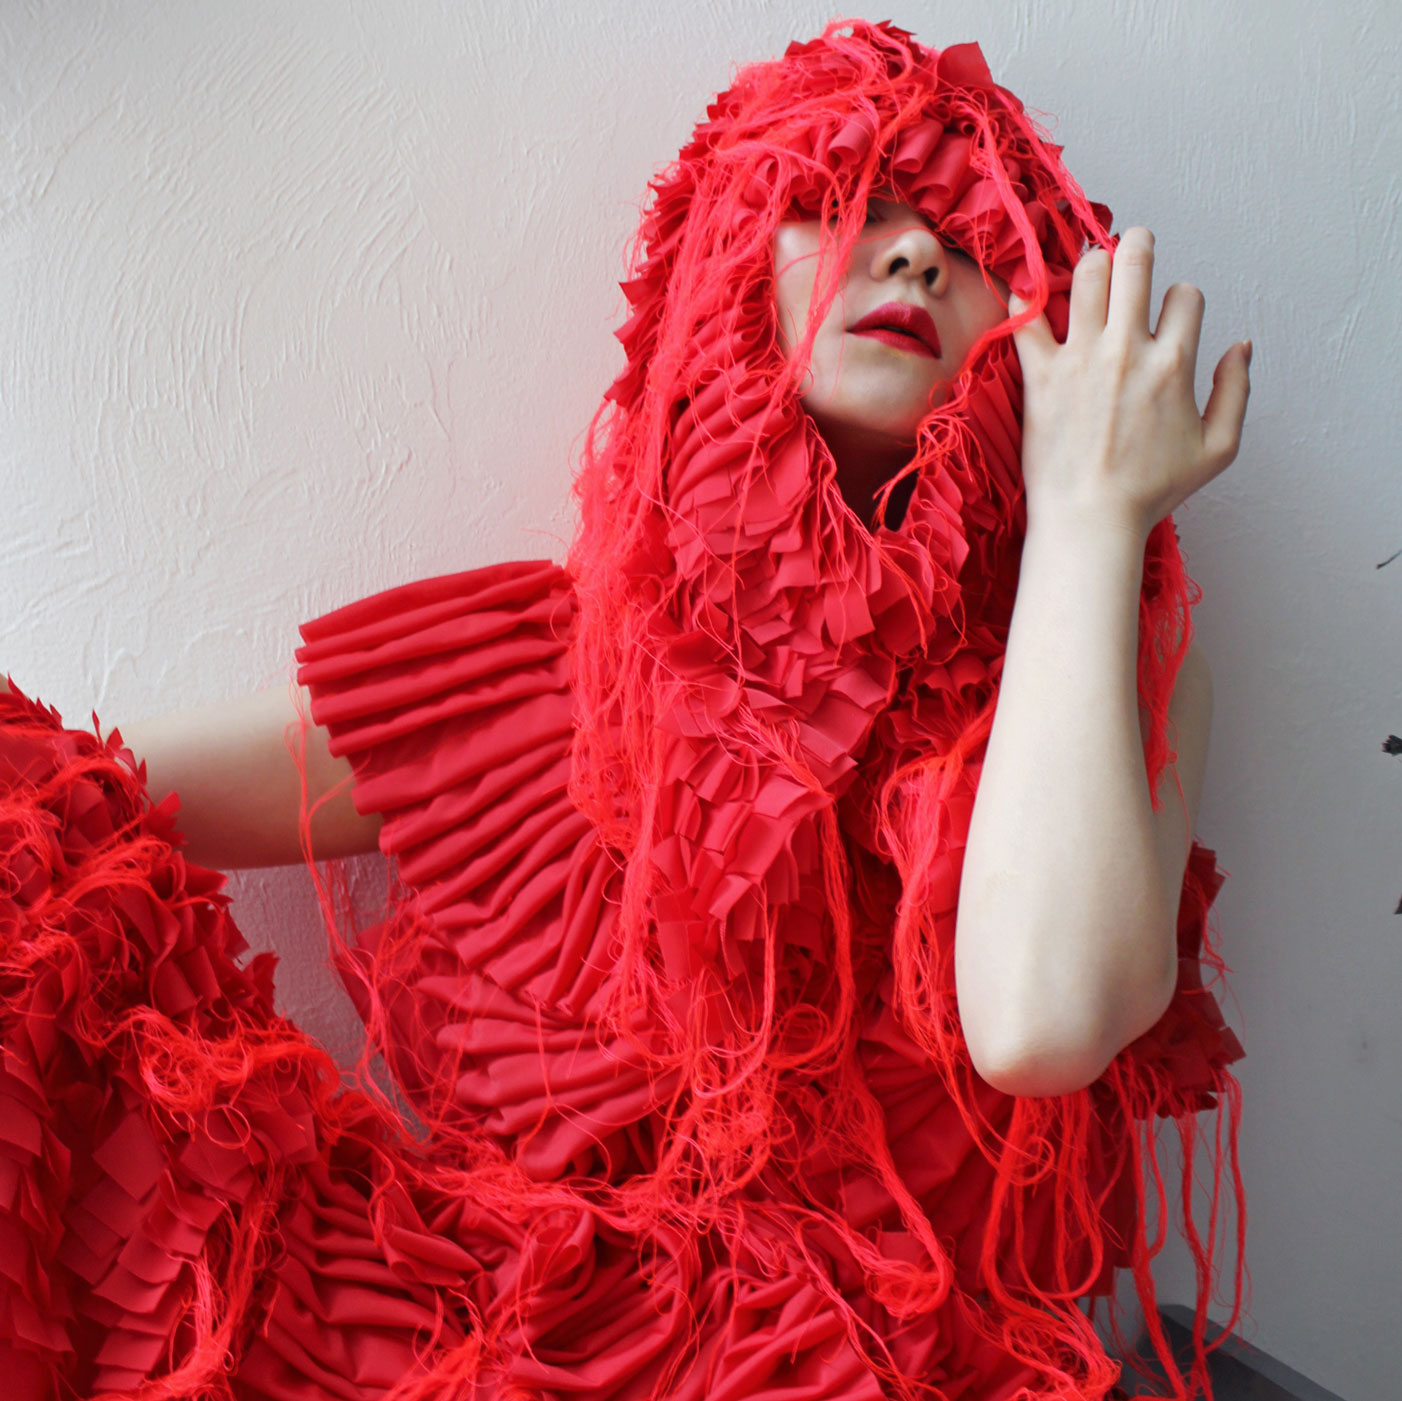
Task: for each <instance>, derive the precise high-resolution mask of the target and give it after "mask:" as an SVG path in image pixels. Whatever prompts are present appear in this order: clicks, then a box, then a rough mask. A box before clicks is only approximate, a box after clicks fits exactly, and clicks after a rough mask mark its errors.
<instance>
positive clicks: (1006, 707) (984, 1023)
mask: <svg viewBox="0 0 1402 1401" xmlns="http://www.w3.org/2000/svg"><path fill="white" fill-rule="evenodd" d="M1144 544H1145V539H1144V536H1143V534H1141V533H1140V532H1138V531H1135V530H1127V529H1121V528H1119V527H1118V526H1114V525H1107V524H1105V523H1102V522H1098V521H1093V520H1084V521H1080V520H1071V519H1070V518H1067V519H1062V520H1059V519H1055V518H1052V517H1050V516H1049V517H1047V518H1046V519H1044V520H1043V521H1042V522H1041V523H1040V524H1039V525H1038V527H1036V528H1035V529H1031V530H1029V533H1028V537H1027V540H1026V544H1025V548H1024V552H1023V558H1022V572H1021V575H1020V577H1019V582H1018V592H1017V600H1016V604H1015V606H1014V610H1013V616H1012V623H1011V629H1010V633H1009V638H1008V646H1007V652H1006V656H1005V659H1004V671H1003V678H1002V683H1001V690H1000V694H999V700H998V709H997V712H996V714H995V717H994V723H993V728H992V731H991V733H990V735H989V741H988V747H987V751H986V756H985V761H984V767H983V772H982V774H981V776H980V780H979V788H978V793H977V797H976V801H975V805H974V811H973V815H972V818H971V821H970V825H969V837H968V848H967V851H966V855H965V861H964V869H963V876H962V881H961V886H960V896H959V909H958V919H957V926H956V936H955V975H956V984H957V989H958V998H959V1012H960V1018H961V1021H962V1023H963V1026H964V1031H965V1035H966V1038H967V1041H968V1045H969V1050H970V1054H971V1056H972V1058H973V1060H974V1064H975V1067H976V1068H977V1069H978V1070H979V1073H980V1074H981V1075H982V1076H983V1077H984V1078H985V1079H987V1080H988V1081H989V1082H990V1083H991V1084H994V1085H995V1086H996V1087H997V1088H999V1089H1003V1090H1005V1091H1006V1092H1008V1093H1011V1094H1020V1095H1049V1094H1064V1093H1069V1092H1070V1091H1073V1090H1076V1089H1079V1088H1081V1087H1082V1086H1084V1085H1087V1084H1089V1083H1090V1082H1091V1081H1092V1080H1094V1079H1096V1078H1097V1077H1098V1076H1099V1075H1100V1074H1101V1073H1102V1072H1103V1071H1104V1069H1105V1067H1106V1066H1107V1065H1108V1064H1109V1062H1110V1061H1111V1060H1112V1059H1113V1058H1114V1056H1115V1055H1116V1054H1117V1053H1118V1052H1119V1051H1120V1049H1121V1048H1122V1047H1123V1046H1125V1045H1127V1044H1128V1043H1129V1042H1130V1041H1132V1040H1133V1039H1134V1038H1135V1037H1137V1036H1139V1035H1140V1034H1142V1033H1143V1032H1144V1031H1147V1030H1148V1029H1149V1028H1150V1027H1151V1026H1152V1025H1153V1024H1154V1023H1155V1022H1156V1021H1157V1020H1158V1019H1159V1017H1160V1016H1161V1015H1162V1014H1163V1011H1164V1009H1165V1008H1166V1007H1167V1005H1168V1002H1169V999H1170V998H1171V997H1172V994H1173V988H1174V984H1175V980H1176V975H1177V938H1176V931H1177V915H1178V903H1179V896H1180V893H1181V888H1182V880H1183V871H1184V868H1185V866H1186V863H1187V855H1188V849H1189V846H1190V842H1191V834H1192V828H1193V824H1194V822H1195V820H1196V813H1197V806H1198V802H1199V798H1200V794H1201V791H1202V783H1203V774H1204V770H1205V766H1206V756H1207V737H1208V726H1209V723H1210V718H1211V705H1212V693H1211V678H1210V673H1209V671H1208V669H1207V665H1206V662H1205V660H1204V659H1203V657H1202V655H1201V653H1200V652H1199V651H1198V650H1197V649H1196V647H1194V648H1192V649H1190V651H1189V653H1188V656H1187V658H1186V659H1185V661H1184V663H1183V666H1182V668H1181V669H1180V672H1179V680H1178V685H1177V686H1176V688H1175V691H1174V696H1173V701H1172V704H1171V707H1170V712H1169V718H1170V731H1169V743H1170V746H1176V748H1177V751H1178V757H1177V762H1176V765H1175V764H1172V763H1171V764H1170V765H1169V766H1168V767H1166V768H1165V770H1164V773H1163V775H1162V778H1161V783H1160V794H1161V796H1162V807H1161V810H1160V811H1159V812H1158V813H1155V812H1153V810H1152V808H1151V806H1150V801H1149V785H1148V778H1147V774H1146V769H1145V762H1144V752H1143V731H1142V728H1141V717H1140V714H1139V704H1138V693H1137V686H1136V671H1135V662H1136V652H1137V646H1138V599H1139V588H1140V583H1141V576H1142V569H1143V555H1144ZM1175 774H1176V777H1177V780H1178V781H1175ZM1179 782H1181V784H1182V790H1183V791H1182V796H1181V797H1180V795H1179V788H1178V784H1179Z"/></svg>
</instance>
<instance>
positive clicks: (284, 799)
mask: <svg viewBox="0 0 1402 1401" xmlns="http://www.w3.org/2000/svg"><path fill="white" fill-rule="evenodd" d="M299 700H300V704H301V706H302V708H303V711H304V712H305V713H306V714H307V720H306V726H305V731H303V728H302V720H301V718H300V716H299V714H298V704H299ZM118 728H119V729H120V732H121V736H122V739H123V741H124V742H125V743H126V744H127V745H128V746H129V747H130V748H131V750H132V752H133V753H134V754H135V755H136V757H137V758H138V759H139V760H143V761H144V762H145V764H146V777H147V785H148V787H149V788H150V791H151V796H152V797H153V798H155V799H160V798H162V797H164V796H165V794H167V793H169V792H172V791H174V792H175V793H177V794H178V795H179V797H180V816H179V818H178V821H177V825H178V827H179V829H180V831H181V832H182V833H183V834H184V836H185V838H186V847H185V852H186V855H187V856H188V857H189V858H190V860H192V861H194V862H197V863H198V864H200V865H205V866H212V867H214V868H215V869H217V870H234V869H237V868H240V867H248V866H282V865H290V864H293V863H296V862H300V861H301V860H303V859H304V858H303V852H302V846H301V837H300V833H299V826H298V824H299V817H300V813H301V807H302V777H301V774H300V773H299V771H298V766H297V762H296V760H295V758H294V757H293V754H292V752H291V750H290V749H289V748H288V741H289V739H291V740H293V741H297V742H300V740H299V737H300V736H302V735H303V734H304V735H305V744H306V782H307V800H308V804H309V806H311V807H313V808H314V809H315V810H314V812H313V816H312V820H311V840H312V854H313V855H314V856H315V857H316V858H317V859H318V860H321V859H324V858H327V857H337V856H353V855H356V854H358V853H361V852H368V851H374V850H375V849H376V846H377V839H378V836H379V829H380V819H379V818H378V817H376V816H373V815H372V816H369V817H366V816H362V815H361V814H360V813H358V812H357V811H356V810H355V805H354V803H353V802H352V800H351V766H350V762H349V761H348V760H346V759H344V758H336V757H334V756H333V755H332V754H331V752H330V749H329V748H328V747H327V738H328V737H327V734H326V731H325V730H323V729H322V728H321V726H319V725H316V724H313V723H312V720H311V718H310V705H309V698H308V696H307V693H306V691H305V689H302V688H298V687H296V686H294V685H290V684H289V685H288V686H286V687H272V688H270V689H268V690H266V691H257V692H255V693H254V694H252V695H248V696H241V697H239V698H237V699H235V700H229V701H221V702H218V703H216V704H214V705H206V706H199V707H197V708H194V709H190V710H181V711H176V712H175V713H173V714H169V715H161V716H158V717H155V718H153V719H150V720H143V721H139V722H137V723H135V724H129V725H125V724H124V725H121V726H119V727H118ZM323 799H324V801H322V800H323Z"/></svg>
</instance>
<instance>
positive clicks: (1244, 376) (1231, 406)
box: [1202, 341, 1251, 470]
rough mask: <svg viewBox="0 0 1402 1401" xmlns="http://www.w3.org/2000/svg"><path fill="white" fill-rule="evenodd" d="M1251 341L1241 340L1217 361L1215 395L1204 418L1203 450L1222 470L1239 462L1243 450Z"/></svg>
mask: <svg viewBox="0 0 1402 1401" xmlns="http://www.w3.org/2000/svg"><path fill="white" fill-rule="evenodd" d="M1250 365H1251V342H1250V341H1238V342H1237V343H1236V345H1234V346H1232V348H1231V349H1230V350H1229V351H1228V352H1227V353H1226V354H1225V355H1224V356H1223V357H1222V358H1221V359H1220V360H1219V361H1218V362H1217V368H1216V370H1215V371H1214V372H1213V375H1212V393H1211V394H1210V395H1209V396H1208V400H1207V408H1206V409H1205V410H1204V411H1203V415H1202V429H1203V433H1202V436H1203V447H1204V449H1205V450H1206V453H1207V457H1208V459H1209V461H1210V462H1212V463H1213V464H1214V465H1215V466H1216V467H1217V468H1218V470H1221V468H1223V467H1227V466H1229V465H1230V464H1231V463H1232V462H1233V461H1235V459H1236V455H1237V452H1238V450H1239V449H1240V447H1241V426H1242V423H1243V422H1244V421H1245V418H1246V401H1247V399H1248V398H1249V397H1250V394H1251V371H1250Z"/></svg>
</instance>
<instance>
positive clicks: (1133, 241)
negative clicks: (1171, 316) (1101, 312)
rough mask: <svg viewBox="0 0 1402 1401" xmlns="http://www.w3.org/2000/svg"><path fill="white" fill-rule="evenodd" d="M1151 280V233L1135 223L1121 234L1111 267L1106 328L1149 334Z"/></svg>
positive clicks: (1128, 333) (1136, 334) (1142, 335)
mask: <svg viewBox="0 0 1402 1401" xmlns="http://www.w3.org/2000/svg"><path fill="white" fill-rule="evenodd" d="M1153 279H1154V235H1153V234H1152V233H1150V232H1149V230H1148V229H1146V228H1143V227H1138V226H1136V227H1135V228H1132V229H1126V230H1125V231H1124V233H1122V234H1121V235H1120V244H1119V247H1118V248H1116V249H1115V259H1114V263H1113V265H1112V266H1111V270H1110V307H1109V311H1108V312H1107V314H1106V318H1105V327H1106V329H1107V330H1109V331H1113V332H1116V333H1117V334H1119V335H1122V336H1127V337H1135V336H1138V337H1145V338H1147V336H1148V334H1149V293H1150V290H1151V287H1152V284H1153Z"/></svg>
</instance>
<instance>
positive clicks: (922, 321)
mask: <svg viewBox="0 0 1402 1401" xmlns="http://www.w3.org/2000/svg"><path fill="white" fill-rule="evenodd" d="M822 237H823V225H822V222H821V221H820V220H818V219H800V220H794V221H792V222H786V223H783V224H780V225H779V229H778V232H777V233H776V235H775V239H774V266H775V300H776V303H777V310H778V318H779V339H780V344H781V346H782V348H783V350H784V352H785V353H786V354H790V353H792V350H793V347H794V346H795V345H797V344H798V342H799V341H800V340H801V339H802V337H803V330H804V327H805V325H806V324H807V321H808V307H809V303H810V301H811V300H812V296H813V284H814V280H815V275H816V272H817V266H818V256H817V255H818V249H819V245H820V243H821V242H822ZM996 285H997V287H998V293H1000V294H1001V297H1002V300H1000V299H999V296H998V295H996V294H995V293H994V292H993V291H991V290H990V289H989V288H988V286H987V285H986V284H985V283H984V280H983V274H982V272H981V271H980V269H979V266H978V264H977V263H976V262H975V261H974V260H973V259H972V258H971V257H969V256H968V255H967V254H965V253H962V252H959V251H957V250H956V249H953V248H950V247H948V246H946V245H945V244H943V243H941V242H940V240H939V239H938V238H937V237H936V236H935V232H934V230H933V228H931V226H930V224H929V222H928V221H927V220H926V219H925V218H924V217H923V216H922V215H920V214H917V213H916V212H915V210H913V209H912V208H911V207H910V206H909V205H907V204H903V203H899V202H897V201H895V200H893V199H872V200H870V201H868V204H867V218H866V226H865V228H864V229H863V230H862V233H861V234H860V235H859V236H858V241H857V243H856V245H855V247H854V249H853V253H852V259H851V262H850V263H849V264H848V267H847V270H846V275H845V278H844V280H843V282H842V284H841V286H840V287H839V290H838V293H837V296H836V297H835V298H834V300H833V303H832V305H831V306H830V307H829V308H828V314H827V316H826V317H824V318H823V322H822V324H821V325H820V326H819V327H818V331H817V334H816V336H815V337H814V340H813V354H812V359H811V361H810V362H809V368H810V374H809V376H808V377H807V378H806V379H805V384H806V385H807V386H808V387H807V390H806V392H805V393H804V394H803V396H802V402H803V406H804V408H805V409H807V411H808V412H809V414H810V415H811V416H812V418H813V421H814V422H815V424H816V425H817V427H818V431H819V432H820V433H822V435H823V438H824V440H825V441H826V442H827V444H828V446H829V447H830V448H831V449H832V452H833V456H834V457H835V458H836V460H837V464H838V468H839V472H840V473H842V472H843V471H844V470H845V471H846V473H847V475H848V476H849V478H850V479H852V480H853V481H854V482H855V484H856V485H858V486H859V487H864V486H865V485H867V483H866V481H865V478H867V477H871V479H872V482H873V483H879V481H884V480H885V479H886V478H887V477H888V476H889V475H890V471H891V469H892V468H893V467H895V468H899V467H900V466H902V465H904V463H905V462H907V461H909V459H910V455H911V451H912V449H913V447H914V443H915V433H916V429H917V427H918V426H919V424H920V422H921V420H922V419H923V418H924V417H925V416H926V414H928V413H929V411H930V409H931V408H932V407H934V406H935V405H937V404H940V403H942V402H943V401H944V400H945V399H946V398H947V397H948V394H949V389H950V385H951V384H952V382H953V380H954V379H955V377H956V376H957V375H958V373H959V371H960V369H961V368H962V367H963V364H964V361H965V359H966V357H967V356H968V353H969V350H970V349H971V348H972V347H973V344H974V342H975V341H976V340H977V339H978V338H979V336H981V335H982V334H983V333H984V332H985V331H987V330H989V329H990V328H991V327H994V326H996V325H997V324H998V323H999V322H1000V321H1002V320H1003V319H1004V318H1005V317H1006V315H1007V312H1006V309H1005V308H1006V301H1007V295H1008V289H1007V287H1006V286H1005V285H1004V284H1003V283H1002V282H1001V281H997V282H996Z"/></svg>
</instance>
